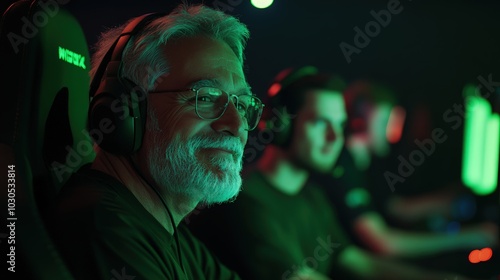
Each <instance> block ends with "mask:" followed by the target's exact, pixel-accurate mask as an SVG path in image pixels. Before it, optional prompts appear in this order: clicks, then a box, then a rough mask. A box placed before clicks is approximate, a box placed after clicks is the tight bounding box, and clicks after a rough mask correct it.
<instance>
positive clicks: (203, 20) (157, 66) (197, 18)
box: [90, 4, 249, 91]
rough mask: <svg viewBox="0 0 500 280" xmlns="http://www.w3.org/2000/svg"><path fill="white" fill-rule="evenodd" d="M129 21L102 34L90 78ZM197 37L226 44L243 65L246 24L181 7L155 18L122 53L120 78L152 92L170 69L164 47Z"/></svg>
mask: <svg viewBox="0 0 500 280" xmlns="http://www.w3.org/2000/svg"><path fill="white" fill-rule="evenodd" d="M129 22H130V21H129ZM129 22H127V23H125V24H123V25H121V26H119V27H116V28H112V29H109V30H107V31H105V32H103V33H102V34H101V36H100V38H99V41H98V42H97V44H96V51H95V53H94V54H93V56H92V68H91V70H90V76H91V78H93V77H94V75H95V74H96V71H97V69H98V67H99V64H100V63H101V61H102V59H103V57H104V56H105V54H106V52H107V51H108V50H109V49H110V48H111V46H112V45H113V43H114V42H115V40H116V39H117V38H118V36H120V34H121V32H122V31H123V30H124V28H125V27H126V26H127V24H128V23H129ZM197 35H205V36H208V37H211V38H213V39H218V40H221V41H223V42H225V43H226V44H228V45H229V47H230V48H231V49H232V50H233V51H234V53H235V54H236V56H237V57H238V59H239V61H240V62H241V63H242V64H243V61H244V55H243V50H244V48H245V45H246V41H247V40H248V37H249V31H248V29H247V27H246V26H245V25H244V24H243V23H241V22H240V21H239V20H238V19H236V18H235V17H233V16H230V15H226V14H224V13H223V12H221V11H217V10H214V9H211V8H209V7H206V6H203V5H197V6H186V5H184V4H181V5H179V6H178V7H177V8H176V9H175V10H174V11H172V12H171V13H170V14H168V15H165V16H162V17H159V18H157V19H154V20H153V21H152V22H150V23H149V24H148V25H147V26H146V27H145V28H143V30H141V31H139V33H138V34H136V35H134V36H132V38H131V39H130V41H129V42H128V44H127V46H126V47H125V49H124V52H123V56H122V73H120V74H121V76H122V77H127V78H128V79H130V80H132V81H133V82H134V83H135V84H137V85H139V86H141V87H142V88H144V89H146V90H148V91H149V90H153V89H154V88H155V86H156V85H155V81H156V80H157V79H158V78H159V77H160V76H162V75H165V74H167V73H168V70H169V69H168V61H167V60H166V58H165V56H164V54H163V48H162V46H163V45H165V44H166V43H167V42H169V40H171V39H177V38H186V37H194V36H197Z"/></svg>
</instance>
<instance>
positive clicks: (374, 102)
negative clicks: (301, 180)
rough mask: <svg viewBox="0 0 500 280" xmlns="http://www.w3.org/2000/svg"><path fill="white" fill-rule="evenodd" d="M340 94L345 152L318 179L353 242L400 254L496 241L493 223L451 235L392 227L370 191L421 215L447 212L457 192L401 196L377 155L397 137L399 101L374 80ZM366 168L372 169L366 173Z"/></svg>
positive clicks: (429, 252)
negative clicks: (344, 116) (388, 180)
mask: <svg viewBox="0 0 500 280" xmlns="http://www.w3.org/2000/svg"><path fill="white" fill-rule="evenodd" d="M344 98H345V100H346V107H347V115H348V121H347V128H346V132H347V133H346V135H345V137H346V147H345V150H344V151H343V153H342V154H341V157H340V159H339V163H338V165H337V167H336V168H337V170H334V171H333V172H332V173H333V175H332V174H330V175H326V176H318V177H317V178H319V180H318V181H319V182H320V183H321V184H322V185H324V186H325V187H326V191H327V193H328V197H329V198H330V200H331V201H332V203H333V205H335V207H336V210H337V211H338V213H339V217H340V218H341V222H342V224H343V226H344V227H345V228H346V231H347V232H348V233H349V235H350V236H352V238H353V241H355V243H356V244H359V245H361V246H362V247H365V248H367V249H369V250H370V251H372V252H374V253H377V254H379V255H385V256H390V257H404V258H413V257H421V256H428V255H433V254H435V253H441V252H445V251H453V250H460V249H475V248H482V247H487V246H495V245H496V244H497V242H498V238H497V234H498V229H497V227H496V226H495V225H494V224H492V223H483V224H478V225H475V226H469V227H468V228H466V229H463V230H461V231H460V232H458V233H450V234H447V233H434V232H430V231H427V232H425V231H419V232H417V231H409V230H403V229H400V228H396V227H393V226H391V225H390V223H388V222H387V221H386V218H385V216H384V215H383V214H381V213H383V212H384V210H385V209H381V208H382V205H383V203H380V202H379V203H377V202H375V201H374V200H375V199H376V198H374V197H373V195H372V194H374V193H377V194H379V195H380V193H386V194H387V195H388V196H390V197H392V199H389V201H392V203H393V204H394V203H396V204H400V205H401V206H403V205H405V206H408V208H409V207H410V206H411V207H412V210H413V211H414V213H415V212H416V211H415V209H418V210H417V211H420V214H421V215H422V214H424V213H426V212H427V213H430V212H434V213H436V212H438V211H437V210H439V212H440V213H444V212H446V211H448V209H449V208H450V204H451V203H452V201H453V197H455V196H456V195H457V194H456V192H451V191H450V190H448V189H446V190H440V191H436V192H433V193H430V194H425V195H419V196H418V197H413V198H404V197H400V196H398V195H395V194H393V193H392V192H390V190H389V188H388V187H387V183H386V182H385V179H384V176H383V172H380V170H383V168H384V167H383V166H382V163H381V160H380V159H383V158H385V157H387V156H388V155H389V153H390V149H391V144H394V143H396V142H397V141H398V140H399V138H400V137H401V133H402V132H401V131H402V128H403V122H404V116H405V113H404V109H403V108H402V107H400V106H398V105H397V102H396V100H395V94H394V92H392V90H391V89H389V88H388V87H386V86H383V85H381V84H379V83H376V82H373V81H366V80H363V81H356V82H354V83H352V84H350V85H349V86H348V87H347V89H346V90H345V94H344ZM373 165H375V166H373ZM339 168H340V169H339ZM370 169H374V170H375V171H372V172H369V170H370ZM335 173H337V174H335ZM376 177H377V178H378V179H377V178H376ZM401 208H405V207H401ZM400 212H404V209H401V210H400ZM400 216H404V214H400Z"/></svg>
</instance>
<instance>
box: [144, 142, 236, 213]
mask: <svg viewBox="0 0 500 280" xmlns="http://www.w3.org/2000/svg"><path fill="white" fill-rule="evenodd" d="M153 142H154V143H153V147H152V148H151V149H150V152H149V169H150V172H151V176H152V178H153V180H154V181H155V183H156V184H157V186H159V188H160V189H161V191H162V192H166V193H168V194H173V195H181V196H184V197H187V198H190V199H194V200H198V201H200V202H201V203H204V204H214V203H222V202H225V201H230V200H234V199H235V198H236V196H237V195H238V193H239V191H240V189H241V184H242V180H241V174H240V173H241V169H242V167H243V161H242V154H243V146H242V144H241V142H240V141H239V139H237V138H235V137H231V136H211V135H210V136H209V135H201V136H194V137H191V138H190V139H187V141H186V142H183V141H181V139H180V137H179V136H176V137H174V139H172V141H171V142H170V143H169V144H168V146H167V147H165V144H164V143H163V142H162V141H161V140H160V139H158V134H156V135H155V137H154V141H153ZM205 148H223V149H227V150H231V151H235V153H234V154H233V156H232V157H231V156H229V155H228V154H227V155H226V154H223V155H222V156H219V155H216V156H215V157H210V158H208V155H204V154H200V150H202V149H205ZM203 159H205V160H203Z"/></svg>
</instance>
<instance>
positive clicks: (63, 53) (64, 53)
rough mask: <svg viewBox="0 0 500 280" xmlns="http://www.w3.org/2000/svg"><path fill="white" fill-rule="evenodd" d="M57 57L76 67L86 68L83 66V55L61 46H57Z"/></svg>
mask: <svg viewBox="0 0 500 280" xmlns="http://www.w3.org/2000/svg"><path fill="white" fill-rule="evenodd" d="M59 59H60V60H63V61H66V62H67V63H69V64H73V65H75V66H77V67H81V68H83V69H86V68H87V67H86V66H85V56H83V55H81V54H78V53H76V52H73V51H70V50H68V49H65V48H63V47H59Z"/></svg>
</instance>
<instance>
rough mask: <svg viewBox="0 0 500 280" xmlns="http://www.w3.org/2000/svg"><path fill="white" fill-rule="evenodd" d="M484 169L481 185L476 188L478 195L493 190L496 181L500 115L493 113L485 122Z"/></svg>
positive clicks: (499, 146) (499, 147)
mask: <svg viewBox="0 0 500 280" xmlns="http://www.w3.org/2000/svg"><path fill="white" fill-rule="evenodd" d="M484 142H485V146H484V148H485V149H484V163H483V166H484V169H483V182H482V184H481V185H482V186H481V187H478V188H477V189H476V192H477V194H479V195H488V194H490V193H492V192H494V191H495V189H496V187H497V183H498V160H499V159H498V158H499V156H498V152H499V150H500V116H499V115H498V114H493V115H491V116H490V118H489V120H488V123H487V124H486V133H485V137H484Z"/></svg>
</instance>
